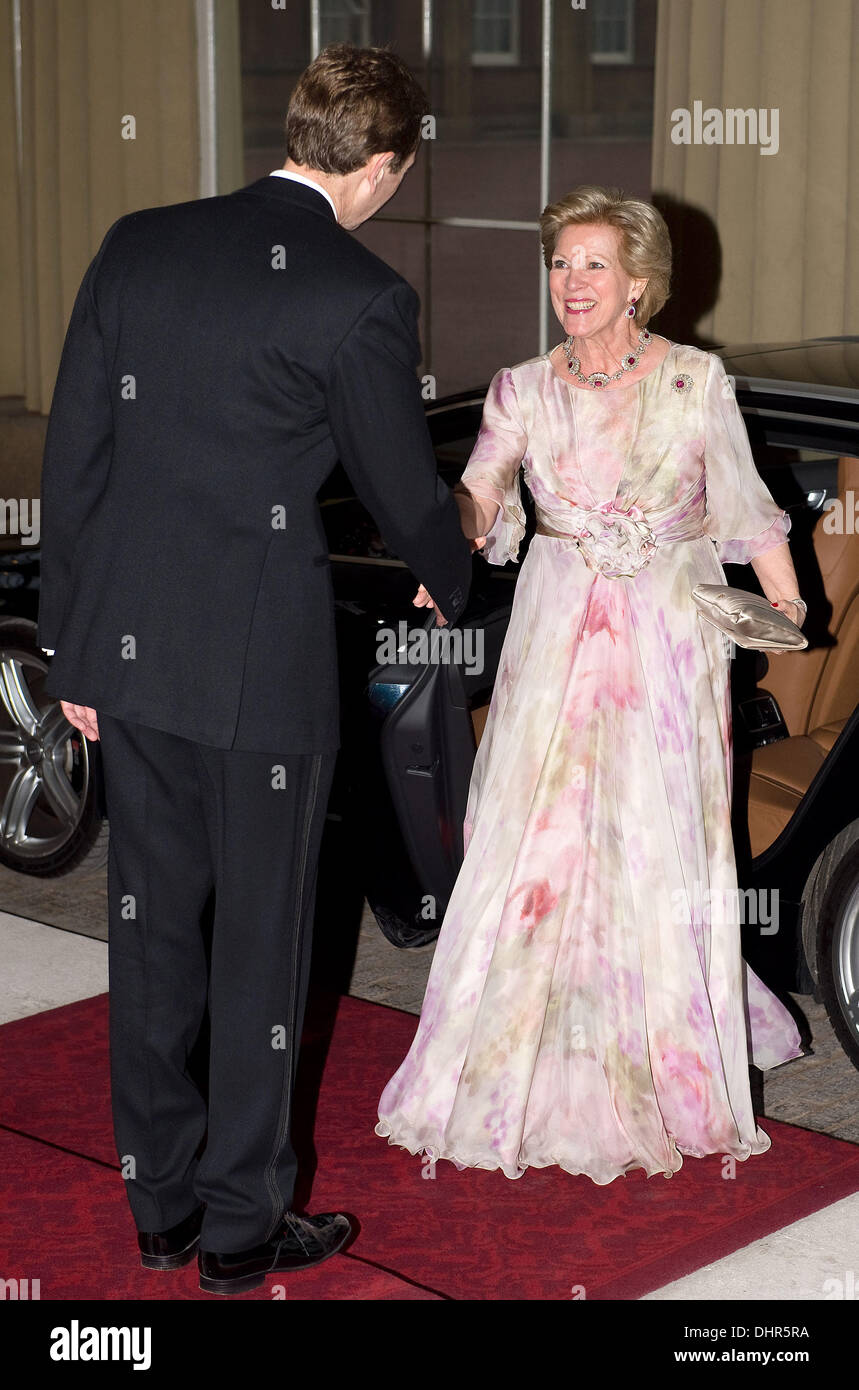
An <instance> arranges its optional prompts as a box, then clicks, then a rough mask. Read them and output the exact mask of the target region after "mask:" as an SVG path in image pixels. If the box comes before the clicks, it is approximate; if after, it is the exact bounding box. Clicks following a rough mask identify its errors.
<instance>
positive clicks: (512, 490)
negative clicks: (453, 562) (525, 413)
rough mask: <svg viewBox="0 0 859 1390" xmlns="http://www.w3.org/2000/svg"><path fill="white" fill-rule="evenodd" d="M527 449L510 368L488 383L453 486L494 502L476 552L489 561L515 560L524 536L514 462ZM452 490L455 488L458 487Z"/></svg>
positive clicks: (517, 466)
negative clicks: (492, 519)
mask: <svg viewBox="0 0 859 1390" xmlns="http://www.w3.org/2000/svg"><path fill="white" fill-rule="evenodd" d="M527 449H528V435H527V433H526V430H525V426H524V424H523V422H522V416H521V413H520V411H519V402H518V399H517V396H516V385H515V383H514V381H513V373H512V371H511V369H510V368H509V367H504V368H502V370H501V371H500V372H496V374H495V376H494V377H493V378H492V381H491V382H490V383H489V390H488V391H487V393H486V401H485V403H484V406H483V419H482V420H481V423H480V432H479V434H478V436H477V440H476V443H475V445H474V448H473V450H472V451H471V456H470V458H469V460H468V463H467V464H466V466H465V472H464V473H463V475H462V478H461V480H460V482H459V483H458V484H457V488H465V489H466V490H467V491H468V492H470V493H471V494H472V496H473V497H480V498H486V499H488V500H489V501H491V502H495V503H496V504H497V506H498V515H497V517H496V519H495V524H494V525H493V527H492V529H491V531H489V532H488V533H487V536H486V545H485V547H484V548H483V550H482V552H481V554H483V555H484V556H485V557H486V559H487V560H489V562H490V563H491V564H493V565H503V564H506V563H507V561H508V560H515V559H516V557H517V555H518V553H519V546H520V544H521V541H522V537H523V536H524V534H525V513H524V511H523V509H522V497H521V494H520V492H519V465H520V464H521V462H522V459H523V458H524V457H525V454H526V452H527ZM457 488H455V489H454V491H456V490H457Z"/></svg>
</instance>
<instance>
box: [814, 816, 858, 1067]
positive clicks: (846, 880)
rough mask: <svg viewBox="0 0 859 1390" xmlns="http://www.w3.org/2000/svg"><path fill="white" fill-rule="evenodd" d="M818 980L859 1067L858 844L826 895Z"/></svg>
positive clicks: (833, 1021)
mask: <svg viewBox="0 0 859 1390" xmlns="http://www.w3.org/2000/svg"><path fill="white" fill-rule="evenodd" d="M817 979H818V986H819V989H820V996H821V999H822V1001H823V1003H824V1005H825V1006H826V1012H827V1014H828V1015H829V1020H830V1022H831V1024H832V1027H833V1029H834V1031H835V1034H836V1036H837V1038H838V1041H839V1042H840V1043H841V1046H842V1047H843V1048H844V1051H845V1052H846V1053H847V1056H848V1057H849V1058H850V1061H851V1062H852V1063H853V1065H854V1067H857V1068H859V841H854V842H853V844H852V845H851V846H850V848H849V849H848V850H847V852H846V854H845V855H844V856H843V858H842V859H841V860H840V862H839V864H838V865H837V867H836V869H835V871H834V873H833V874H832V876H831V878H830V879H829V882H828V884H827V886H826V889H825V892H824V895H823V902H822V905H821V912H820V919H819V930H818V935H817Z"/></svg>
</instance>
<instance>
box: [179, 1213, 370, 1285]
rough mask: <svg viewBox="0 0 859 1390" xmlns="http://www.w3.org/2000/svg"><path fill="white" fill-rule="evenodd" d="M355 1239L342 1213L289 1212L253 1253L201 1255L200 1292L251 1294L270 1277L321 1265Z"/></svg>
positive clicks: (248, 1251)
mask: <svg viewBox="0 0 859 1390" xmlns="http://www.w3.org/2000/svg"><path fill="white" fill-rule="evenodd" d="M351 1235H352V1225H351V1222H350V1221H349V1218H348V1216H343V1215H341V1213H340V1212H331V1211H327V1212H323V1213H322V1215H321V1216H298V1215H297V1214H296V1213H295V1212H293V1211H288V1212H285V1213H284V1217H283V1226H282V1227H281V1229H280V1230H279V1231H278V1232H277V1234H276V1235H274V1236H272V1238H271V1240H268V1241H266V1242H265V1244H264V1245H257V1246H255V1247H254V1248H253V1250H240V1251H238V1252H236V1253H235V1254H227V1255H217V1254H215V1253H214V1251H212V1250H201V1251H199V1253H198V1255H197V1268H198V1269H199V1271H200V1288H201V1289H202V1290H203V1292H204V1293H247V1291H248V1289H255V1288H257V1286H258V1285H259V1284H262V1283H263V1282H264V1280H265V1277H266V1275H267V1274H276V1273H280V1272H284V1273H285V1272H287V1271H291V1270H296V1269H309V1268H310V1266H311V1265H318V1264H321V1263H322V1261H323V1260H327V1259H328V1258H329V1257H330V1256H331V1255H336V1254H337V1251H338V1250H342V1249H343V1246H344V1245H345V1244H346V1242H347V1241H348V1240H349V1238H350V1236H351Z"/></svg>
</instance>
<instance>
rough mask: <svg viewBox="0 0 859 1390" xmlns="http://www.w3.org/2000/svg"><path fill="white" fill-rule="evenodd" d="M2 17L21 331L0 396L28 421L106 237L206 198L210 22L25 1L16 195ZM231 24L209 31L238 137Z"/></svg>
mask: <svg viewBox="0 0 859 1390" xmlns="http://www.w3.org/2000/svg"><path fill="white" fill-rule="evenodd" d="M3 11H4V13H3V21H2V29H0V40H2V43H3V62H4V77H5V80H4V85H3V92H2V103H3V110H2V114H3V116H4V118H6V117H8V115H9V113H10V111H11V112H12V116H13V119H12V120H11V122H10V121H9V120H8V119H4V131H5V132H6V133H5V134H4V135H3V136H2V138H0V165H2V172H3V175H4V183H5V186H6V187H7V188H12V189H13V190H14V196H13V198H11V199H9V200H8V201H7V202H6V203H5V204H4V207H3V211H2V219H3V221H2V224H0V225H2V231H3V234H4V235H3V251H2V255H3V269H2V280H3V289H4V292H5V293H6V294H7V295H8V297H9V300H10V303H11V304H12V306H13V309H14V313H13V318H12V322H13V323H14V324H15V325H16V326H17V325H20V331H19V332H13V333H12V334H10V335H9V341H8V342H7V343H5V344H4V350H3V355H2V357H0V372H2V377H0V395H23V396H24V399H25V403H26V406H27V408H28V409H29V410H34V411H41V412H43V413H47V411H48V410H49V409H50V402H51V395H52V392H53V386H54V380H55V377H56V371H57V366H58V363H59V357H60V351H61V349H62V343H63V337H64V334H65V329H66V325H67V323H68V319H69V315H70V313H71V308H72V304H73V303H74V298H75V294H76V293H77V289H78V286H79V284H80V281H81V277H82V276H83V273H84V271H85V269H86V267H87V265H88V264H89V261H90V260H91V259H92V257H93V255H94V254H95V252H96V250H97V249H98V247H99V245H100V243H101V240H102V238H103V236H104V234H105V232H106V231H107V229H108V227H109V226H110V225H111V223H112V222H114V221H115V220H116V218H117V217H120V216H121V215H122V214H123V213H126V212H130V211H132V210H134V209H135V208H143V207H153V206H156V205H163V204H165V203H171V202H180V201H182V200H184V199H188V198H195V197H198V196H199V195H200V192H201V178H202V171H203V168H204V158H203V155H204V151H203V149H202V147H201V135H200V131H201V107H200V103H201V100H203V101H205V100H206V99H207V98H206V92H207V90H208V85H209V84H208V79H207V77H206V63H207V59H206V56H205V51H204V50H205V45H204V42H203V39H202V37H201V38H200V41H199V42H198V34H199V35H203V34H204V33H205V17H206V13H207V11H206V8H205V6H204V5H203V6H201V5H200V4H199V3H195V0H146V3H145V4H141V3H139V0H20V16H21V24H20V38H21V67H20V72H21V94H22V101H21V113H22V130H21V136H22V159H21V165H20V169H19V170H18V171H17V177H13V178H12V179H11V182H6V177H7V175H9V174H10V173H12V172H13V171H15V169H16V151H15V138H14V131H15V121H14V88H13V87H12V86H11V83H12V79H13V75H14V52H13V34H12V20H11V14H12V11H13V6H12V5H11V4H10V2H9V0H3ZM236 13H237V0H217V3H216V6H215V10H214V19H215V21H216V23H217V22H218V21H220V23H221V26H222V27H223V31H224V33H225V34H226V35H227V37H228V39H229V40H230V42H231V44H232V49H231V52H230V54H228V55H227V56H226V57H225V55H224V54H223V53H219V54H218V56H217V62H215V63H209V67H210V69H211V70H212V78H211V82H212V83H213V84H215V85H216V86H217V85H218V84H221V85H223V86H224V88H225V90H226V91H227V92H228V94H229V97H230V99H229V101H228V102H226V103H225V104H226V105H227V107H228V110H229V116H230V120H231V122H232V123H233V124H235V123H236V121H237V120H238V111H237V102H236V100H235V94H236V92H237V90H238V87H237V78H236V72H237V65H238V26H237V23H236V22H235V15H236ZM7 88H8V89H9V90H7ZM129 118H131V119H129ZM202 125H203V128H204V129H205V125H206V123H205V121H203V123H202ZM10 126H11V132H12V134H11V136H10V134H9V130H10ZM131 135H133V137H134V138H128V137H129V136H131ZM224 149H225V150H226V152H227V157H226V158H224V156H223V152H222V151H219V154H220V156H221V157H219V158H217V159H216V160H215V167H216V169H217V181H218V184H219V185H220V184H221V183H222V182H224V183H227V184H228V185H229V186H232V187H235V186H236V185H237V183H239V182H241V179H240V178H238V179H236V178H235V177H234V175H235V172H236V171H235V169H233V168H232V164H234V163H235V162H236V158H237V151H240V136H239V138H236V136H235V134H233V136H232V139H231V140H227V141H226V142H225V143H224ZM210 164H211V161H210ZM228 166H229V167H228ZM207 191H211V190H207ZM16 295H17V297H18V302H17V304H16Z"/></svg>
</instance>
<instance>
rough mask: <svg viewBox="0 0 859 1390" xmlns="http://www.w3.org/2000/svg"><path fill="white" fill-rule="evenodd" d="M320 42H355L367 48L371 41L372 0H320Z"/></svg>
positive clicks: (322, 43) (326, 44) (325, 46)
mask: <svg viewBox="0 0 859 1390" xmlns="http://www.w3.org/2000/svg"><path fill="white" fill-rule="evenodd" d="M319 43H320V47H321V48H327V47H328V45H329V44H330V43H354V44H357V45H358V47H359V48H367V47H368V46H369V43H370V0H320V3H319Z"/></svg>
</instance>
